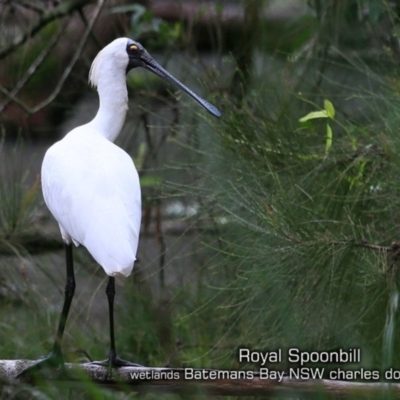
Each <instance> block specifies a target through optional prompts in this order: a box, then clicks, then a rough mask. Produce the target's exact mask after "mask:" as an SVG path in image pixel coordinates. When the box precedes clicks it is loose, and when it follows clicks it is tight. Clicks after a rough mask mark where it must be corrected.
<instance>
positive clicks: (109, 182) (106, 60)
mask: <svg viewBox="0 0 400 400" xmlns="http://www.w3.org/2000/svg"><path fill="white" fill-rule="evenodd" d="M136 67H142V68H145V69H148V70H149V71H151V72H153V73H155V74H156V75H158V76H159V77H161V78H163V79H165V80H166V81H168V82H170V83H172V84H174V85H175V86H177V87H178V88H180V89H182V90H183V91H185V92H186V93H187V94H189V95H190V96H191V97H193V98H194V99H195V100H196V101H197V102H198V103H200V104H201V105H202V106H203V107H204V108H205V109H206V110H207V111H209V112H210V113H211V114H213V115H214V116H216V117H220V116H221V114H220V112H219V111H218V109H217V108H215V107H214V106H213V105H211V104H210V103H208V102H207V101H206V100H204V99H202V98H201V97H199V96H197V95H196V94H195V93H194V92H192V91H191V90H190V89H188V88H187V87H186V86H185V85H183V84H182V83H181V82H179V81H178V80H177V79H176V78H174V77H173V76H172V75H171V74H170V73H169V72H167V71H166V70H165V69H164V68H162V67H161V66H160V65H159V64H158V63H157V62H156V61H155V60H154V59H153V58H152V57H151V56H150V54H149V53H148V52H147V51H146V50H145V49H144V47H143V46H142V45H141V44H140V43H138V42H135V41H133V40H131V39H128V38H119V39H116V40H114V41H113V42H112V43H110V44H109V45H108V46H106V47H105V48H104V49H102V50H101V51H100V52H99V54H98V55H97V56H96V58H95V59H94V61H93V64H92V66H91V69H90V72H89V82H90V83H91V85H92V86H94V87H96V88H97V90H98V93H99V100H100V106H99V110H98V112H97V114H96V116H95V117H94V119H93V120H92V121H90V122H89V123H87V124H85V125H82V126H79V127H77V128H75V129H73V130H72V131H71V132H69V133H68V134H67V135H66V136H65V137H64V138H63V139H62V140H60V141H59V142H57V143H55V144H54V145H53V146H51V147H50V148H49V149H48V150H47V152H46V155H45V157H44V160H43V164H42V190H43V196H44V200H45V203H46V205H47V207H48V208H49V210H50V211H51V213H52V214H53V216H54V218H55V219H56V220H57V222H58V224H59V227H60V231H61V236H62V239H63V241H64V242H65V251H66V270H67V283H66V286H65V299H64V306H63V308H62V312H61V317H60V321H59V325H58V330H57V333H56V337H55V341H54V345H53V348H52V351H51V352H50V354H49V355H48V356H47V357H45V358H43V359H40V360H38V361H37V362H36V363H35V364H34V365H32V366H31V367H29V368H27V369H25V370H24V371H23V372H22V373H21V374H20V375H22V374H25V373H26V372H27V371H32V370H36V369H40V368H42V367H44V366H59V365H61V366H63V364H64V361H63V355H62V351H61V340H62V337H63V333H64V328H65V324H66V321H67V317H68V312H69V309H70V306H71V302H72V298H73V296H74V292H75V276H74V267H73V257H72V246H73V244H74V245H75V246H78V245H82V246H85V247H86V248H87V249H88V251H89V252H90V254H91V255H92V256H93V258H94V259H95V260H96V261H97V262H98V263H99V264H100V265H101V266H102V267H103V269H104V271H105V272H106V274H107V275H108V276H109V279H108V284H107V287H106V294H107V299H108V305H109V323H110V351H109V354H108V358H107V359H106V360H105V361H98V362H95V363H97V364H100V365H105V366H108V368H112V367H121V366H137V364H134V363H131V362H128V361H124V360H122V359H120V358H119V357H118V356H117V352H116V348H115V338H114V308H113V305H114V296H115V281H114V280H115V277H116V276H125V277H126V276H128V275H129V274H130V273H131V272H132V268H133V264H134V262H135V259H136V251H137V248H138V242H139V230H140V220H141V194H140V184H139V177H138V173H137V171H136V168H135V166H134V164H133V162H132V158H131V157H130V156H129V155H128V154H127V153H125V152H124V151H123V150H122V149H121V148H119V147H118V146H116V145H115V144H114V143H113V142H114V140H115V139H116V137H117V136H118V134H119V132H120V130H121V128H122V125H123V124H124V121H125V115H126V112H127V109H128V91H127V87H126V82H125V77H126V74H127V73H128V72H129V71H130V70H131V69H133V68H136Z"/></svg>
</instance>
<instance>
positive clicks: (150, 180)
mask: <svg viewBox="0 0 400 400" xmlns="http://www.w3.org/2000/svg"><path fill="white" fill-rule="evenodd" d="M160 183H161V177H160V176H158V175H147V176H142V177H141V178H140V186H141V187H142V188H144V187H153V186H157V185H159V184H160Z"/></svg>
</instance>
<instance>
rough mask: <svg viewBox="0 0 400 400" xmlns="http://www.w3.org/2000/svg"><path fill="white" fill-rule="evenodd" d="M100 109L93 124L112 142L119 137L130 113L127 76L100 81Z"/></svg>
mask: <svg viewBox="0 0 400 400" xmlns="http://www.w3.org/2000/svg"><path fill="white" fill-rule="evenodd" d="M97 91H98V92H99V99H100V107H99V111H98V112H97V114H96V116H95V117H94V119H93V120H92V122H91V124H92V125H93V126H94V127H95V129H96V131H97V132H99V133H100V134H101V135H102V136H104V137H105V138H107V139H108V140H110V141H112V142H113V141H114V140H115V139H116V138H117V136H118V135H119V133H120V131H121V129H122V126H123V125H124V122H125V116H126V112H127V111H128V91H127V88H126V81H125V75H123V76H120V77H116V76H111V79H109V78H104V79H99V81H98V85H97Z"/></svg>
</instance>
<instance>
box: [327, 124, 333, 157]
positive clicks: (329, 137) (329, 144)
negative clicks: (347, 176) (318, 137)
mask: <svg viewBox="0 0 400 400" xmlns="http://www.w3.org/2000/svg"><path fill="white" fill-rule="evenodd" d="M332 137H333V132H332V128H331V127H330V125H329V124H326V142H325V153H328V152H329V150H330V148H331V147H332Z"/></svg>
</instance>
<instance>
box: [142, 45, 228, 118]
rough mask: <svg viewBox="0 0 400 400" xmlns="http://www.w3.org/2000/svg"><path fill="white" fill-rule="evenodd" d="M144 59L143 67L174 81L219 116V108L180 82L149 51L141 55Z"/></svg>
mask: <svg viewBox="0 0 400 400" xmlns="http://www.w3.org/2000/svg"><path fill="white" fill-rule="evenodd" d="M141 59H142V61H143V67H144V68H146V69H148V70H149V71H151V72H153V73H155V74H156V75H158V76H159V77H160V78H163V79H165V80H166V81H168V82H170V83H172V84H173V85H175V86H177V87H178V88H179V89H181V90H183V91H184V92H186V93H187V94H188V95H189V96H191V97H192V98H193V99H195V100H196V101H197V102H198V103H199V104H200V105H202V106H203V107H204V108H205V109H206V110H207V111H208V112H210V113H211V114H212V115H214V116H215V117H217V118H219V117H220V116H221V113H220V112H219V110H218V108H217V107H215V106H213V105H212V104H210V103H209V102H208V101H207V100H204V99H203V98H201V97H200V96H198V95H197V94H196V93H194V92H193V91H192V90H190V89H189V88H188V87H186V86H185V85H184V84H183V83H182V82H179V81H178V79H176V78H175V77H174V76H172V75H171V74H170V73H169V72H168V71H167V70H165V69H164V68H163V67H162V66H161V65H160V64H158V63H157V61H155V60H154V59H153V58H152V57H151V56H150V55H149V54H148V53H146V54H144V55H143V56H142V57H141Z"/></svg>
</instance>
